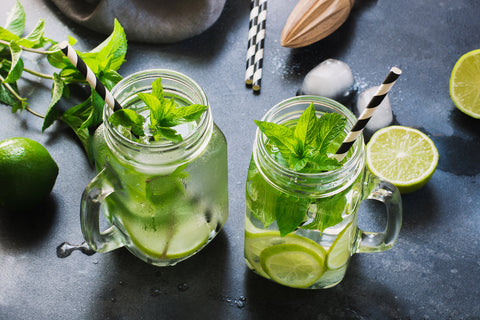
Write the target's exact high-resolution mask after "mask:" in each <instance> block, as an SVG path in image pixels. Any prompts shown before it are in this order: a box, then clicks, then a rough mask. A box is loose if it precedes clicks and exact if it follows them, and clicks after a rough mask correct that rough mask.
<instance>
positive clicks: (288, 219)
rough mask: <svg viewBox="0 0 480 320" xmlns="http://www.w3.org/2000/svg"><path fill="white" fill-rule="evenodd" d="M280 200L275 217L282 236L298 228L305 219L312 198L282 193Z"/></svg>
mask: <svg viewBox="0 0 480 320" xmlns="http://www.w3.org/2000/svg"><path fill="white" fill-rule="evenodd" d="M278 200H281V205H280V206H278V203H277V208H276V212H275V217H276V220H277V226H278V230H279V231H280V236H282V237H283V236H286V235H287V234H289V233H290V232H292V231H294V230H295V229H297V228H298V226H299V225H300V224H301V223H302V222H303V221H305V219H306V214H307V209H308V206H309V205H310V200H309V199H308V198H304V197H294V196H290V195H288V194H286V193H282V194H281V197H280V198H279V199H278ZM278 200H277V201H278ZM278 202H279V201H278Z"/></svg>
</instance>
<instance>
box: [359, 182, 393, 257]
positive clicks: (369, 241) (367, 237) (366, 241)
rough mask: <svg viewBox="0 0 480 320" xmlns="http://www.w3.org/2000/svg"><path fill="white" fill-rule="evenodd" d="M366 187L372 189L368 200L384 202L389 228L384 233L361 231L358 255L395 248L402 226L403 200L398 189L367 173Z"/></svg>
mask: <svg viewBox="0 0 480 320" xmlns="http://www.w3.org/2000/svg"><path fill="white" fill-rule="evenodd" d="M366 181H368V182H367V183H366V187H367V188H369V189H370V188H371V187H372V186H373V189H371V191H370V193H369V195H368V197H367V199H373V200H378V201H380V202H383V203H384V204H385V207H386V212H387V226H386V228H385V230H384V231H383V232H368V231H363V230H360V229H359V232H358V233H357V245H356V248H357V249H356V253H361V252H381V251H385V250H388V249H390V248H392V247H393V245H394V244H395V242H396V241H397V238H398V234H399V233H400V227H401V226H402V199H401V196H400V192H399V191H398V189H397V187H395V186H394V185H393V184H391V183H389V182H386V181H384V180H381V179H380V178H378V177H376V176H374V175H373V174H371V173H369V172H367V180H366Z"/></svg>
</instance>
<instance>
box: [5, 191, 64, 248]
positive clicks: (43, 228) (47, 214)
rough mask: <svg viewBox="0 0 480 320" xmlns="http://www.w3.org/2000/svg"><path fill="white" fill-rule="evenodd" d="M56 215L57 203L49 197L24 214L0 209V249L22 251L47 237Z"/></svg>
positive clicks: (52, 197)
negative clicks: (0, 243) (0, 247)
mask: <svg viewBox="0 0 480 320" xmlns="http://www.w3.org/2000/svg"><path fill="white" fill-rule="evenodd" d="M56 215H57V203H56V201H55V199H54V196H52V195H50V196H49V197H48V198H47V199H46V200H45V201H44V202H43V203H42V204H40V205H39V206H36V207H35V208H32V209H30V210H28V211H24V212H13V211H8V210H6V209H4V208H0V235H1V240H2V249H4V250H14V251H17V250H23V249H26V248H29V247H33V246H35V245H36V244H38V242H40V241H42V240H43V239H46V238H47V237H49V233H50V230H51V229H52V225H53V223H54V221H55V216H56Z"/></svg>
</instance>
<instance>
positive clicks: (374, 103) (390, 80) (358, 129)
mask: <svg viewBox="0 0 480 320" xmlns="http://www.w3.org/2000/svg"><path fill="white" fill-rule="evenodd" d="M401 73H402V70H400V69H399V68H397V67H393V68H392V69H390V72H389V73H388V75H387V77H386V78H385V80H383V82H382V84H381V85H380V86H379V87H378V89H377V92H376V93H375V95H374V96H373V97H372V99H371V100H370V102H369V103H368V105H367V106H366V107H365V110H363V112H362V114H361V115H360V117H358V120H357V122H356V123H355V125H354V126H353V128H352V130H351V131H350V132H349V134H348V135H347V137H346V138H345V140H343V143H342V145H341V146H340V148H338V150H337V152H336V153H335V155H334V157H335V159H337V160H338V161H339V162H340V161H342V160H343V158H344V157H345V156H346V155H347V152H348V150H350V148H351V147H352V145H353V144H354V143H355V140H356V139H357V138H358V136H359V135H360V134H361V133H362V131H363V129H364V128H365V126H366V125H367V123H368V121H369V120H370V118H371V117H372V115H373V113H374V112H375V110H376V109H377V107H378V106H379V105H380V103H382V101H383V99H384V98H385V96H386V95H387V94H388V92H389V91H390V89H391V88H392V87H393V85H394V84H395V81H397V79H398V77H399V76H400V74H401Z"/></svg>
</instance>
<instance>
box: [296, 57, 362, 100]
mask: <svg viewBox="0 0 480 320" xmlns="http://www.w3.org/2000/svg"><path fill="white" fill-rule="evenodd" d="M299 93H300V94H309V95H317V96H323V97H327V98H331V99H334V100H337V101H340V102H342V101H345V100H348V99H349V98H350V97H351V96H352V94H353V93H355V81H354V78H353V74H352V70H351V69H350V67H349V66H348V64H346V63H345V62H342V61H340V60H335V59H327V60H325V61H323V62H322V63H320V64H319V65H318V66H316V67H315V68H313V69H312V70H310V72H308V73H307V75H306V76H305V79H304V80H303V83H302V87H301V89H300V91H299Z"/></svg>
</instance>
